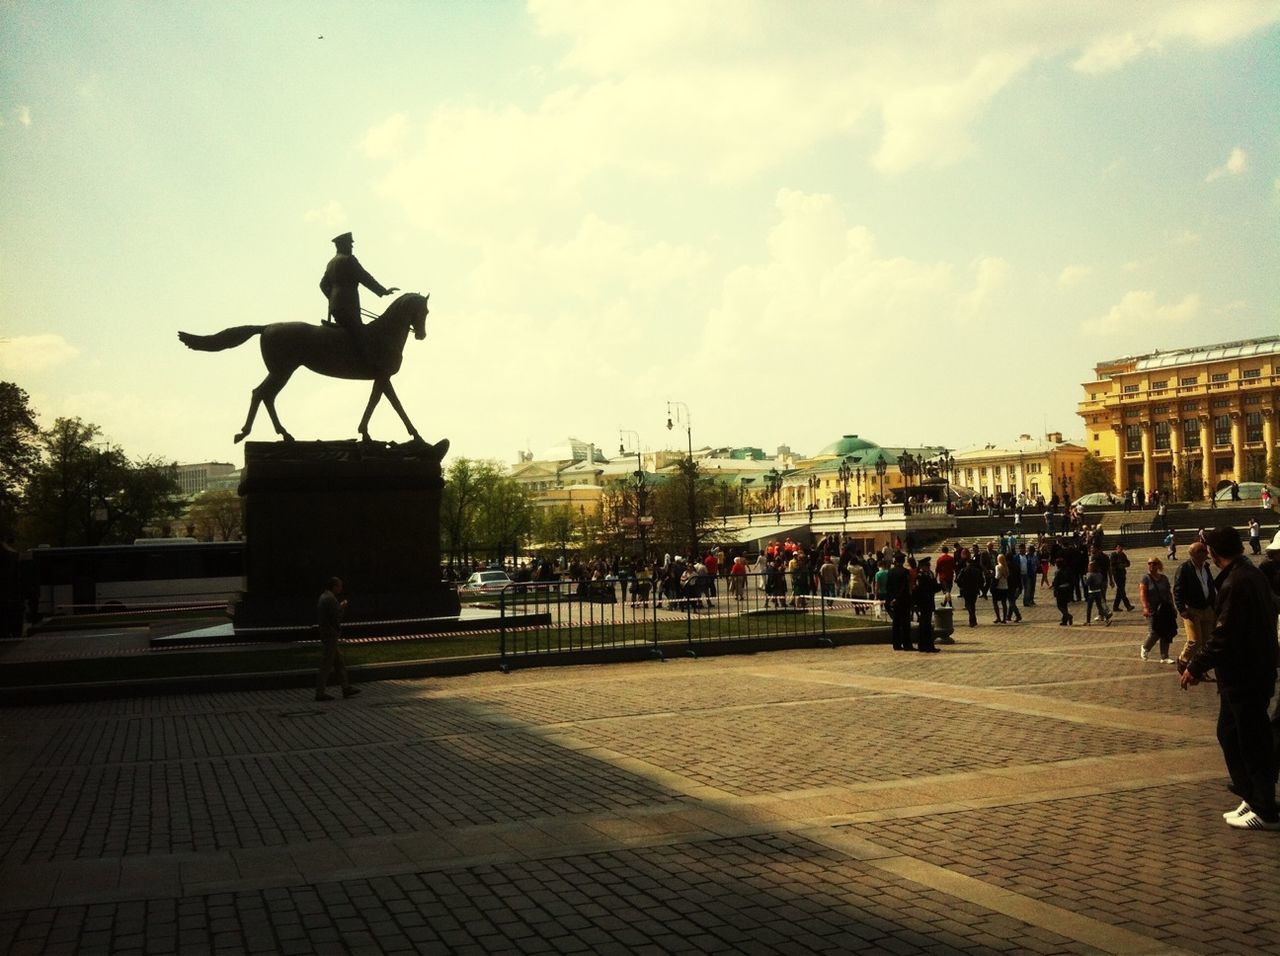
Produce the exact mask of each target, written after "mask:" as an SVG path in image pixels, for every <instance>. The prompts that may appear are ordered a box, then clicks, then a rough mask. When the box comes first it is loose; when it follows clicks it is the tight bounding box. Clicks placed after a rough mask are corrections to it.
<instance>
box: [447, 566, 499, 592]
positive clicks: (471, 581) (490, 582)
mask: <svg viewBox="0 0 1280 956" xmlns="http://www.w3.org/2000/svg"><path fill="white" fill-rule="evenodd" d="M510 584H511V578H510V577H508V576H507V572H506V571H477V572H475V573H474V574H472V575H471V577H469V578H467V580H466V582H465V583H464V584H463V585H462V587H460V588H458V590H459V591H460V592H461V593H463V594H497V593H498V592H500V591H503V590H505V589H506V588H507V587H508V586H509V585H510Z"/></svg>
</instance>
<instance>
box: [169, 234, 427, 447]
mask: <svg viewBox="0 0 1280 956" xmlns="http://www.w3.org/2000/svg"><path fill="white" fill-rule="evenodd" d="M333 243H334V245H335V246H336V247H337V254H336V255H335V256H334V257H333V259H331V260H330V261H329V264H328V266H327V267H326V269H325V272H324V278H322V279H321V280H320V291H321V292H322V293H324V296H325V298H326V299H327V300H328V312H327V314H326V316H325V324H321V325H311V324H309V323H306V322H274V323H272V324H270V325H238V326H235V327H233V328H230V329H223V330H222V331H221V332H216V333H214V334H213V335H193V334H191V333H190V332H179V333H178V338H179V339H180V340H181V341H182V343H183V344H184V345H186V346H187V347H188V348H192V349H196V350H197V351H201V352H221V351H223V350H224V349H231V348H235V347H236V346H237V345H243V344H244V343H245V342H247V341H249V339H251V338H253V337H254V336H255V335H257V336H260V337H261V339H260V342H259V346H260V348H261V350H262V361H263V363H264V364H265V365H266V366H267V377H266V378H264V379H263V380H262V383H261V384H260V385H258V387H257V388H255V389H254V390H253V392H252V401H251V402H250V403H249V415H248V417H247V418H246V419H245V421H244V427H243V428H241V429H240V431H239V432H238V433H237V434H236V436H235V440H236V441H237V442H239V441H243V440H244V438H245V437H246V436H247V435H248V434H249V431H250V430H251V429H252V428H253V419H254V416H256V415H257V413H258V405H259V404H262V405H265V406H266V408H267V414H268V415H270V416H271V423H272V424H273V425H274V426H275V429H276V433H277V434H279V435H280V437H281V438H283V439H284V440H285V441H293V436H292V435H290V434H289V433H288V432H287V431H286V430H285V428H284V426H283V425H281V424H280V419H279V417H278V416H277V415H276V405H275V399H276V396H277V395H279V394H280V390H281V389H283V388H284V387H285V385H287V384H288V382H289V379H290V377H291V376H292V375H293V373H294V372H296V371H297V370H298V368H299V367H300V366H306V367H307V368H309V369H311V371H313V372H316V373H317V374H319V375H327V376H329V377H330V378H348V379H357V380H359V379H370V380H372V381H373V390H372V391H371V392H370V394H369V404H368V405H366V406H365V410H364V417H363V418H361V419H360V430H359V431H360V437H361V438H363V439H364V440H366V441H368V440H369V418H370V417H371V416H372V415H373V410H374V408H376V407H377V405H378V402H379V401H381V399H382V397H383V396H384V395H385V396H386V397H387V400H388V401H389V402H391V407H392V408H394V409H395V410H396V413H397V414H398V415H399V416H400V420H401V421H402V422H404V427H405V428H407V429H408V430H409V434H410V435H412V436H413V438H414V440H415V441H419V442H420V441H422V440H423V439H422V436H421V435H419V434H418V430H417V429H416V428H414V427H413V423H412V422H411V421H409V416H408V415H406V414H405V411H404V406H402V405H401V404H400V399H399V397H397V395H396V391H395V389H394V388H393V387H392V386H391V376H393V375H395V374H396V372H398V371H400V363H401V360H402V358H403V355H402V353H403V352H404V343H405V340H406V339H407V338H408V337H409V330H410V329H412V330H413V337H414V338H415V339H418V340H421V339H423V338H425V337H426V334H427V332H426V320H427V314H428V312H429V311H430V310H429V308H428V304H427V300H428V299H429V298H430V294H428V295H425V296H424V295H419V294H418V293H416V292H406V293H404V294H402V295H400V296H398V297H397V298H396V300H395V301H394V302H392V303H391V305H390V306H389V307H388V308H387V310H386V311H385V312H383V313H382V315H380V316H377V317H376V318H374V319H373V321H372V322H370V323H369V324H368V325H365V324H364V323H363V321H362V320H361V314H362V311H363V310H362V309H361V308H360V286H362V285H363V286H365V287H366V288H368V289H369V290H370V291H371V292H374V293H376V294H377V295H378V296H386V295H390V294H391V293H393V292H399V291H400V290H399V289H396V288H389V289H388V288H385V287H383V286H382V285H381V284H379V282H378V281H377V280H376V279H374V278H373V276H371V275H369V273H368V272H366V271H365V269H364V267H363V266H361V265H360V262H359V260H357V259H356V257H355V256H354V255H352V251H351V250H352V246H353V244H354V240H353V239H352V236H351V233H349V232H345V233H343V234H342V235H340V236H337V237H335V238H334V240H333ZM365 314H370V315H371V314H372V313H365ZM329 319H332V320H333V322H332V323H329Z"/></svg>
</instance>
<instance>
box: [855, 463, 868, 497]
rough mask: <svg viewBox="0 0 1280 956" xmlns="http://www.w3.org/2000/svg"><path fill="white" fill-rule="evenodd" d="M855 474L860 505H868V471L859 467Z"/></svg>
mask: <svg viewBox="0 0 1280 956" xmlns="http://www.w3.org/2000/svg"><path fill="white" fill-rule="evenodd" d="M853 472H854V475H855V477H856V478H857V482H858V505H859V506H861V505H864V504H866V503H867V488H866V482H867V469H866V468H864V467H863V466H862V465H859V466H858V467H857V468H855V469H854V470H853Z"/></svg>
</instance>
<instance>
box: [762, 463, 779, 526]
mask: <svg viewBox="0 0 1280 956" xmlns="http://www.w3.org/2000/svg"><path fill="white" fill-rule="evenodd" d="M764 480H765V483H766V484H767V486H768V488H769V495H770V496H771V497H772V498H773V511H774V514H776V515H777V520H776V522H775V524H781V523H782V500H781V498H782V475H781V474H779V473H778V469H777V468H770V469H769V470H768V472H766V473H765V476H764Z"/></svg>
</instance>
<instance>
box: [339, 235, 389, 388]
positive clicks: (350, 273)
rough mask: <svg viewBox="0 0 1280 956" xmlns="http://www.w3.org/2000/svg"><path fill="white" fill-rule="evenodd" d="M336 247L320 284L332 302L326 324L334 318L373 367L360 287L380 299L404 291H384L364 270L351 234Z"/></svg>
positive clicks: (342, 237) (341, 239) (340, 238)
mask: <svg viewBox="0 0 1280 956" xmlns="http://www.w3.org/2000/svg"><path fill="white" fill-rule="evenodd" d="M333 244H334V245H335V246H336V247H337V249H338V252H337V254H336V255H335V256H334V257H333V258H332V259H330V260H329V264H328V265H327V266H326V267H325V270H324V278H322V279H321V280H320V291H321V292H323V293H324V295H325V298H326V299H328V300H329V311H328V314H327V315H326V316H325V320H326V321H328V320H329V318H331V317H332V319H333V321H335V322H337V323H338V325H340V326H342V327H343V328H344V329H346V330H347V332H349V333H350V334H351V337H352V339H353V340H354V342H355V346H356V350H357V351H358V352H359V353H360V354H361V355H362V356H363V357H364V360H365V361H366V362H368V363H369V364H370V365H373V364H374V362H373V357H372V356H370V355H369V353H368V350H367V347H366V345H365V340H364V335H363V329H364V321H363V320H362V319H361V318H360V286H364V287H365V288H367V289H368V290H369V291H370V292H376V293H377V294H378V295H379V296H384V295H390V294H391V293H392V292H399V291H400V290H399V289H396V288H391V289H386V288H383V286H382V284H381V283H380V282H378V280H377V279H375V278H374V277H373V276H371V275H369V273H367V272H366V271H365V270H364V266H362V265H360V260H359V259H357V258H356V257H355V256H354V255H353V254H352V252H351V247H352V246H353V245H355V239H354V238H352V236H351V233H349V232H344V233H343V234H342V235H340V236H335V237H334V239H333Z"/></svg>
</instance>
